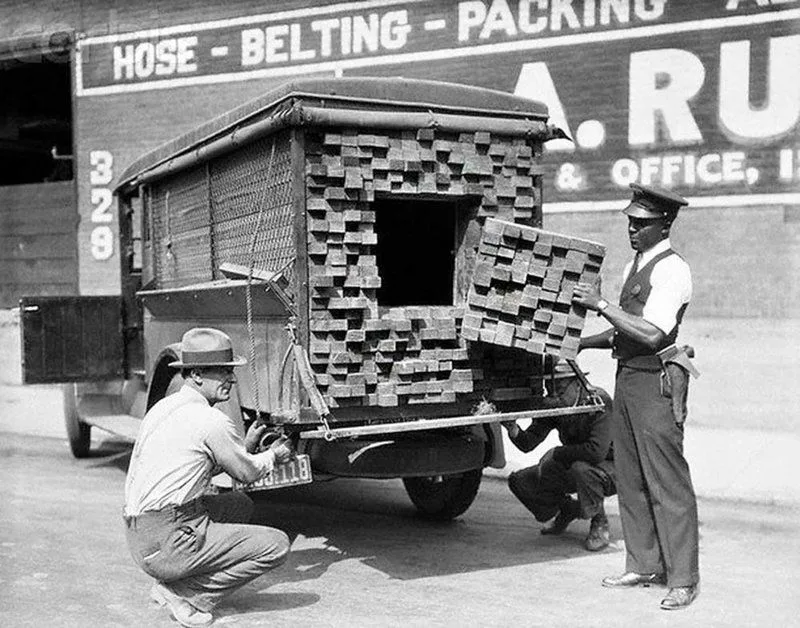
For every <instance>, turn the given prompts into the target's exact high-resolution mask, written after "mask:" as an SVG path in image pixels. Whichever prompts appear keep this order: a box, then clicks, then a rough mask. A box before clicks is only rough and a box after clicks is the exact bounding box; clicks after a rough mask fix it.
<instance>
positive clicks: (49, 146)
mask: <svg viewBox="0 0 800 628" xmlns="http://www.w3.org/2000/svg"><path fill="white" fill-rule="evenodd" d="M70 67H71V64H70V62H69V54H68V53H66V54H64V53H59V54H55V53H48V54H43V53H42V52H37V53H36V54H33V53H31V55H30V56H25V55H24V54H22V53H19V54H16V55H13V56H11V57H5V58H3V56H2V55H0V84H2V97H0V186H4V185H19V184H23V183H43V182H52V181H69V180H71V179H72V176H73V174H72V99H71V86H70Z"/></svg>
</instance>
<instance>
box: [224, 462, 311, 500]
mask: <svg viewBox="0 0 800 628" xmlns="http://www.w3.org/2000/svg"><path fill="white" fill-rule="evenodd" d="M312 480H313V478H312V477H311V459H310V458H309V457H308V456H307V455H306V454H300V455H299V456H295V457H294V458H292V459H291V460H289V461H288V462H286V463H284V464H279V465H275V467H273V469H272V471H271V472H270V473H269V474H268V475H266V476H264V477H263V478H261V479H260V480H256V481H255V482H250V484H242V483H241V482H237V481H236V480H234V481H233V488H234V490H237V491H266V490H269V489H272V488H282V487H284V486H296V485H298V484H308V483H309V482H311V481H312Z"/></svg>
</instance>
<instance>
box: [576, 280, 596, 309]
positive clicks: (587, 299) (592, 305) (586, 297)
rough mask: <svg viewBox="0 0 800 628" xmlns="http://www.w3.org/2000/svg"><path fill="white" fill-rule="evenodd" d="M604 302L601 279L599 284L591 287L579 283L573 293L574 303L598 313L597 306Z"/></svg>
mask: <svg viewBox="0 0 800 628" xmlns="http://www.w3.org/2000/svg"><path fill="white" fill-rule="evenodd" d="M602 300H603V295H602V294H600V279H599V278H598V280H597V283H595V284H593V285H590V284H588V283H579V284H578V285H577V286H575V289H574V290H573V292H572V302H573V303H577V304H578V305H582V306H583V307H585V308H586V309H588V310H595V311H597V309H598V308H597V305H598V303H600V301H602Z"/></svg>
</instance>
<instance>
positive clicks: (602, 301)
mask: <svg viewBox="0 0 800 628" xmlns="http://www.w3.org/2000/svg"><path fill="white" fill-rule="evenodd" d="M607 307H608V301H606V300H605V299H600V300H599V301H598V302H597V311H598V312H602V311H603V310H604V309H606V308H607Z"/></svg>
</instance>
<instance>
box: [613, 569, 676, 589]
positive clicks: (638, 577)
mask: <svg viewBox="0 0 800 628" xmlns="http://www.w3.org/2000/svg"><path fill="white" fill-rule="evenodd" d="M666 582H667V578H666V576H664V574H663V573H634V572H632V571H628V572H627V573H624V574H622V575H621V576H609V577H608V578H603V586H604V587H612V588H617V587H649V586H650V585H651V584H666Z"/></svg>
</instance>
